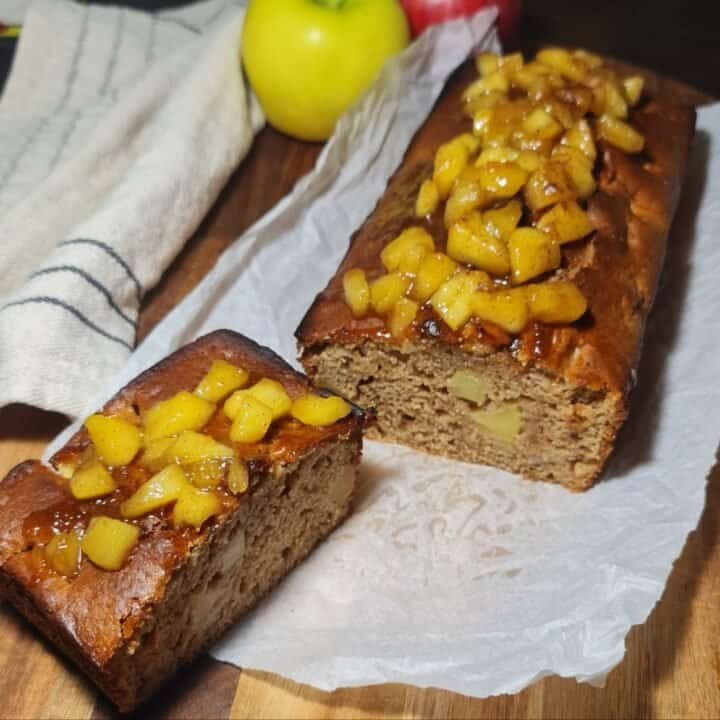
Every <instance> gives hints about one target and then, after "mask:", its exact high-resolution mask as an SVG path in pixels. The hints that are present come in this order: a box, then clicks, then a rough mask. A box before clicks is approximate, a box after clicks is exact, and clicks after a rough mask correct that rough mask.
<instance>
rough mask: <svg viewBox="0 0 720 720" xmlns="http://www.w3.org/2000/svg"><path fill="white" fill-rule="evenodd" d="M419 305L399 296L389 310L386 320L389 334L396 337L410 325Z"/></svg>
mask: <svg viewBox="0 0 720 720" xmlns="http://www.w3.org/2000/svg"><path fill="white" fill-rule="evenodd" d="M419 309H420V306H419V305H418V304H417V303H416V302H415V301H414V300H409V299H408V298H400V299H399V300H398V301H397V302H396V303H395V305H394V307H393V309H392V310H391V311H390V318H389V320H388V328H389V330H390V334H391V335H392V336H393V337H395V338H397V337H400V336H401V335H402V334H403V333H404V332H405V331H406V330H407V329H408V328H409V327H410V325H412V322H413V320H414V319H415V316H416V315H417V313H418V310H419Z"/></svg>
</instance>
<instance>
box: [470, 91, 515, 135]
mask: <svg viewBox="0 0 720 720" xmlns="http://www.w3.org/2000/svg"><path fill="white" fill-rule="evenodd" d="M473 85H474V83H473ZM473 85H470V86H469V87H468V88H467V90H466V91H465V92H464V93H463V97H462V102H463V111H464V113H465V114H466V115H469V116H470V117H475V114H476V113H477V112H478V111H479V110H486V109H491V108H493V107H495V106H496V105H499V104H500V103H502V102H504V101H505V100H507V93H504V92H500V91H499V90H492V91H491V92H483V91H480V92H479V93H478V92H474V94H469V91H470V90H474V89H473ZM473 132H475V129H474V127H473ZM476 134H477V133H476Z"/></svg>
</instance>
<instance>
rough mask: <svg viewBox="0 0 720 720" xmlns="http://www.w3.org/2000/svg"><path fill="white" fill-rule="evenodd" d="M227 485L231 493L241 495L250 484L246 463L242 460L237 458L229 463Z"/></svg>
mask: <svg viewBox="0 0 720 720" xmlns="http://www.w3.org/2000/svg"><path fill="white" fill-rule="evenodd" d="M227 486H228V490H230V492H231V493H232V494H233V495H242V493H244V492H247V489H248V487H249V486H250V473H249V471H248V466H247V463H245V462H244V461H243V460H240V459H239V458H238V459H236V460H233V461H232V462H231V463H230V467H228V472H227Z"/></svg>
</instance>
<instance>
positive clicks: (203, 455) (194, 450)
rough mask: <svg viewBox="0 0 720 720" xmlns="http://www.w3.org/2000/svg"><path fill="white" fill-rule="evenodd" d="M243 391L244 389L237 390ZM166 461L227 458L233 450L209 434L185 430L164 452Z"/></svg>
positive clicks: (193, 461)
mask: <svg viewBox="0 0 720 720" xmlns="http://www.w3.org/2000/svg"><path fill="white" fill-rule="evenodd" d="M236 392H240V393H244V392H247V391H246V390H237V391H236ZM164 456H165V460H166V462H168V463H170V462H172V463H178V464H180V465H185V464H187V463H195V462H201V461H203V460H228V459H230V458H233V457H235V451H234V450H233V449H232V448H229V447H228V446H227V445H223V444H222V443H220V442H218V441H217V440H215V439H214V438H211V437H210V436H209V435H204V434H203V433H199V432H195V431H194V430H185V432H181V433H180V434H179V435H178V436H177V438H176V439H175V440H174V441H173V443H172V444H171V445H170V446H169V447H168V448H167V449H166V450H165V452H164Z"/></svg>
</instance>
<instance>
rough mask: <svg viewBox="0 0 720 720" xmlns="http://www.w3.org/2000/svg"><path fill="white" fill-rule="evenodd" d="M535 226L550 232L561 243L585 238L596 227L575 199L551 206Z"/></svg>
mask: <svg viewBox="0 0 720 720" xmlns="http://www.w3.org/2000/svg"><path fill="white" fill-rule="evenodd" d="M535 227H537V228H538V229H540V230H542V231H543V232H546V233H548V234H549V235H550V237H552V238H554V239H555V240H556V241H557V242H558V243H560V244H561V245H562V244H563V243H568V242H573V241H574V240H579V239H580V238H584V237H585V236H586V235H589V234H590V233H591V232H592V231H593V230H594V229H595V228H594V227H593V224H592V222H591V221H590V217H589V216H588V214H587V213H586V212H585V211H584V210H583V209H582V208H581V207H580V206H579V205H578V204H577V203H576V202H575V201H574V200H569V201H568V202H564V203H558V204H557V205H555V206H554V207H552V208H550V210H548V211H547V212H546V213H545V214H544V215H543V216H542V217H541V218H540V219H539V220H538V221H537V222H536V223H535Z"/></svg>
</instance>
